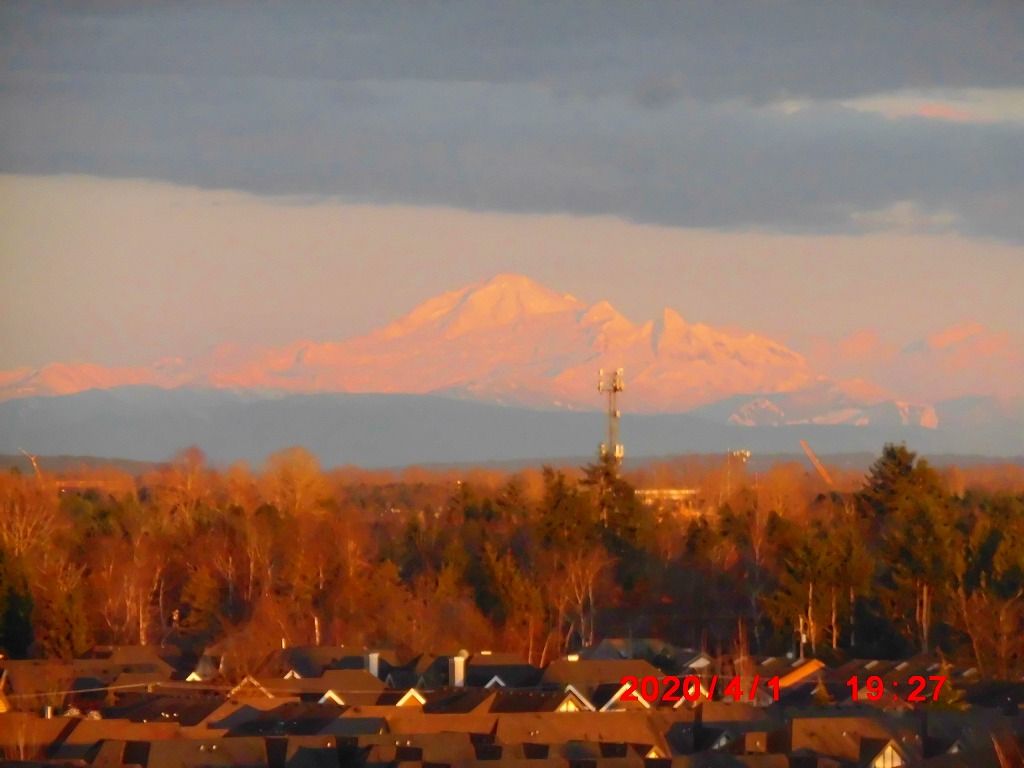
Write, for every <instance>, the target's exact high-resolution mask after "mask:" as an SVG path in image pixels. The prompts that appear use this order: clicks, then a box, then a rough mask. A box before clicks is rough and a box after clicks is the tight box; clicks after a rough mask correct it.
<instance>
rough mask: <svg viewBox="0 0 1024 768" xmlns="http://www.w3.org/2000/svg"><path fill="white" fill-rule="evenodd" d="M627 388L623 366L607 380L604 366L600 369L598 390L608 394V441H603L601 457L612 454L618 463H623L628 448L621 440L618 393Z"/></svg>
mask: <svg viewBox="0 0 1024 768" xmlns="http://www.w3.org/2000/svg"><path fill="white" fill-rule="evenodd" d="M625 388H626V383H625V379H624V377H623V375H622V369H621V368H618V369H616V371H615V372H614V373H613V374H612V375H611V376H609V377H608V378H607V380H606V379H605V375H604V368H602V369H601V370H599V371H598V373H597V391H598V392H606V393H607V394H608V442H606V443H601V458H602V459H604V458H606V457H608V456H609V455H610V456H611V457H612V458H614V459H615V463H616V464H621V463H622V457H623V456H625V455H626V450H625V449H624V448H623V447H622V443H620V442H619V417H620V416H622V414H621V413H620V412H619V406H618V394H619V392H621V391H622V390H623V389H625Z"/></svg>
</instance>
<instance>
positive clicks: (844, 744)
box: [789, 717, 920, 762]
mask: <svg viewBox="0 0 1024 768" xmlns="http://www.w3.org/2000/svg"><path fill="white" fill-rule="evenodd" d="M904 735H906V734H904ZM890 741H892V742H894V743H895V744H896V745H898V747H899V749H900V751H902V752H903V754H904V755H905V756H907V757H912V756H915V755H916V756H917V757H918V758H919V757H920V755H919V752H920V749H919V747H918V746H917V744H916V743H914V742H913V741H912V740H908V739H906V738H900V735H899V734H898V733H897V732H896V730H895V729H894V728H892V727H891V726H889V725H888V724H886V723H883V722H882V721H881V720H878V719H875V718H872V717H796V718H793V720H792V721H790V745H789V746H790V751H791V752H801V751H802V752H809V753H812V754H816V755H824V756H827V757H832V758H835V759H837V760H845V761H848V762H860V761H862V760H863V759H865V758H866V757H869V756H870V757H873V756H874V755H877V754H878V752H880V751H881V749H882V748H883V747H884V746H885V745H886V744H887V743H888V742H890Z"/></svg>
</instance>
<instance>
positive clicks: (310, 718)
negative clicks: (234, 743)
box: [228, 701, 341, 736]
mask: <svg viewBox="0 0 1024 768" xmlns="http://www.w3.org/2000/svg"><path fill="white" fill-rule="evenodd" d="M340 715H341V708H340V707H338V706H336V705H334V704H316V703H308V702H301V701H290V702H285V703H284V704H281V705H280V706H278V707H275V708H274V709H270V710H267V711H265V712H260V713H259V714H257V715H255V716H254V717H252V718H250V719H247V720H245V721H243V722H240V723H238V724H237V725H235V726H233V727H232V728H231V729H230V730H229V731H228V735H229V736H283V735H290V734H296V735H303V736H310V735H314V734H319V733H322V732H323V731H324V729H325V728H326V727H327V726H328V724H330V722H331V721H332V720H337V719H338V717H339V716H340Z"/></svg>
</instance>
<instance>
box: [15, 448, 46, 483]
mask: <svg viewBox="0 0 1024 768" xmlns="http://www.w3.org/2000/svg"><path fill="white" fill-rule="evenodd" d="M18 450H19V451H21V452H22V453H23V454H25V458H27V459H28V461H29V463H30V464H31V465H32V469H33V470H35V473H36V479H38V480H42V479H43V473H42V472H41V471H40V470H39V462H38V461H37V460H36V457H35V456H33V455H32V454H31V453H29V452H28V451H26V450H25V449H24V448H19V449H18Z"/></svg>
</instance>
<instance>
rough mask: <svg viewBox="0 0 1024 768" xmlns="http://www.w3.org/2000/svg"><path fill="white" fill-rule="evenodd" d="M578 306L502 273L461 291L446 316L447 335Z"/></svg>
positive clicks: (566, 297) (521, 277) (570, 298)
mask: <svg viewBox="0 0 1024 768" xmlns="http://www.w3.org/2000/svg"><path fill="white" fill-rule="evenodd" d="M580 306H581V304H580V302H579V301H578V300H577V299H576V298H574V297H573V296H569V295H566V294H561V293H557V292H556V291H553V290H551V289H550V288H546V287H545V286H543V285H541V284H540V283H537V282H534V281H533V280H531V279H530V278H528V277H526V276H525V275H516V274H507V273H503V274H499V275H495V276H494V277H492V278H491V279H490V280H487V281H485V282H483V283H478V284H476V285H474V286H470V287H468V288H466V289H464V293H463V295H462V297H461V298H460V300H459V301H458V303H457V304H456V305H455V306H454V307H453V308H452V311H451V312H450V313H449V318H448V320H447V322H446V326H447V335H448V336H449V337H450V336H459V335H462V334H464V333H470V332H472V331H475V330H482V329H485V328H492V327H494V326H500V325H508V324H510V323H513V322H517V321H521V320H524V319H526V318H529V317H532V316H537V315H549V314H554V313H557V312H568V311H572V310H575V309H578V308H580Z"/></svg>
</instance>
